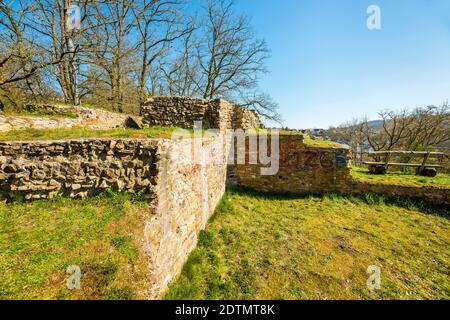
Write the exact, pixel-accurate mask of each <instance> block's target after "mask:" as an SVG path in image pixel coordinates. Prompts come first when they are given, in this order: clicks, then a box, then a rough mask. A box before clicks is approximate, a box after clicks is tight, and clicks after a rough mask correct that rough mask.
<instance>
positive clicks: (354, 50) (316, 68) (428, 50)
mask: <svg viewBox="0 0 450 320" xmlns="http://www.w3.org/2000/svg"><path fill="white" fill-rule="evenodd" d="M371 4H375V5H378V6H379V7H380V8H381V21H382V29H381V30H379V31H378V30H372V31H370V30H368V29H367V27H366V20H367V17H368V15H367V14H366V10H367V7H368V6H369V5H371ZM236 5H237V7H236V10H237V11H238V12H243V13H245V14H247V15H249V16H251V17H252V22H253V25H254V27H255V31H256V33H257V34H258V36H259V37H263V38H265V39H266V40H267V42H268V44H269V46H270V48H271V50H272V57H271V59H270V60H269V63H268V67H269V70H270V74H268V75H267V76H264V78H263V79H262V81H261V86H262V88H263V89H264V90H265V91H267V92H268V93H270V94H271V95H272V96H273V97H274V99H275V100H276V101H277V102H278V103H279V104H280V107H281V113H282V115H283V117H284V119H285V125H287V126H289V127H291V128H319V127H320V128H327V127H328V126H330V125H339V124H341V123H342V122H345V121H346V120H351V119H352V118H354V117H361V116H364V115H367V116H369V118H371V119H376V118H377V114H376V113H377V111H378V110H380V109H385V108H392V109H402V108H414V107H416V106H426V105H430V104H435V105H438V104H440V103H442V102H443V101H445V100H447V99H449V100H450V0H371V1H367V0H320V1H318V0H280V1H272V0H236Z"/></svg>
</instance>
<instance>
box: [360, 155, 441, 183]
mask: <svg viewBox="0 0 450 320" xmlns="http://www.w3.org/2000/svg"><path fill="white" fill-rule="evenodd" d="M367 155H368V156H369V157H374V158H384V160H379V161H364V162H363V164H366V165H368V166H369V171H370V172H372V173H375V174H385V173H386V172H387V170H388V169H389V167H391V166H392V167H403V168H405V167H415V168H417V170H416V174H418V175H423V176H429V177H434V176H436V174H437V170H436V169H437V168H442V167H443V166H442V164H440V163H442V161H443V159H444V157H447V156H446V154H445V153H443V152H432V151H373V152H369V153H367ZM395 156H406V157H409V158H423V160H422V161H421V163H409V162H391V159H392V157H395ZM430 157H434V158H437V159H439V160H440V163H439V164H431V163H428V161H429V159H430Z"/></svg>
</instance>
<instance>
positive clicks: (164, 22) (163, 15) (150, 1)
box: [132, 0, 194, 103]
mask: <svg viewBox="0 0 450 320" xmlns="http://www.w3.org/2000/svg"><path fill="white" fill-rule="evenodd" d="M181 5H182V1H180V0H156V1H155V0H142V1H136V3H135V6H134V7H133V9H132V10H133V13H134V16H135V19H136V27H137V31H138V34H139V36H140V37H139V40H138V43H137V49H138V54H139V58H140V60H141V62H140V68H139V75H138V81H139V98H140V102H141V103H142V102H143V101H144V100H145V98H146V96H147V92H146V91H147V90H146V85H147V84H148V82H149V81H148V80H149V73H150V74H151V73H152V72H153V74H151V75H154V71H155V69H157V67H155V64H156V62H157V60H158V59H159V58H161V57H163V56H164V55H167V53H168V51H169V50H170V49H171V47H172V45H173V43H174V41H176V40H178V39H181V38H183V37H185V36H187V35H189V34H191V33H192V32H193V30H194V24H193V23H192V21H186V20H185V18H184V16H183V15H182V13H181V9H182V8H181ZM150 80H151V82H152V84H151V86H153V88H155V83H153V82H156V81H157V80H156V79H155V77H150ZM151 93H152V94H154V89H153V90H152V92H151Z"/></svg>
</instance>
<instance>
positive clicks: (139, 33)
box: [0, 0, 279, 120]
mask: <svg viewBox="0 0 450 320" xmlns="http://www.w3.org/2000/svg"><path fill="white" fill-rule="evenodd" d="M74 3H76V4H77V5H78V6H79V7H80V8H81V30H78V31H75V32H69V31H68V30H67V27H66V24H67V20H68V8H69V6H70V5H71V1H68V0H0V99H2V101H3V102H4V103H6V104H7V105H9V106H19V105H20V104H21V103H24V102H28V101H30V100H51V99H58V100H62V101H64V102H66V103H71V104H78V103H80V101H81V102H82V103H90V104H94V105H99V106H102V107H105V108H110V109H113V110H116V111H118V112H137V110H138V108H139V105H140V103H142V102H143V101H144V100H145V99H147V98H148V97H149V96H152V95H190V96H195V97H202V98H208V99H213V98H226V99H229V100H231V101H233V102H236V103H242V104H245V105H247V106H249V107H251V108H254V109H255V110H257V111H258V112H260V113H261V115H262V116H264V117H266V118H270V119H275V120H279V115H278V113H277V104H276V103H275V102H274V101H273V100H272V99H271V97H270V96H268V95H267V94H265V93H264V92H261V90H260V89H259V87H258V80H259V77H260V75H262V74H264V73H265V72H267V70H266V60H267V58H268V56H269V49H268V46H267V44H266V42H265V41H264V40H263V39H258V38H257V37H256V36H255V34H254V32H253V29H252V26H251V23H250V20H249V18H248V17H246V16H244V15H239V14H238V13H236V11H235V8H234V4H233V1H232V0H205V1H204V2H203V4H202V6H201V7H194V6H192V3H190V2H189V1H186V0H137V1H133V0H109V1H106V0H96V1H92V0H79V1H77V2H74Z"/></svg>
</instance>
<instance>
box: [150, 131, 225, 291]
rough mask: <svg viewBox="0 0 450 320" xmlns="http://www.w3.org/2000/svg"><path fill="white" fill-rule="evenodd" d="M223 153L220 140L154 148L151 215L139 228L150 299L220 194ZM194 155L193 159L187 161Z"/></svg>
mask: <svg viewBox="0 0 450 320" xmlns="http://www.w3.org/2000/svg"><path fill="white" fill-rule="evenodd" d="M194 146H195V147H194ZM226 148H227V144H226V141H224V140H222V137H218V138H217V139H214V138H210V139H204V140H201V139H189V140H181V141H173V140H172V141H163V142H161V144H160V147H159V151H158V162H157V165H158V180H157V186H156V192H157V195H158V196H157V198H156V200H155V203H154V207H155V213H156V214H155V217H154V218H153V219H152V220H151V221H148V223H146V226H145V247H146V250H147V251H148V252H149V261H150V266H151V269H152V277H151V283H152V288H151V291H150V296H151V297H152V298H157V297H159V295H160V294H161V293H162V292H163V291H164V290H165V289H166V288H167V285H168V284H169V282H170V281H171V280H172V279H174V277H176V275H177V274H178V273H179V272H180V271H181V268H182V266H183V263H184V262H185V261H186V259H187V257H188V255H189V253H190V252H191V251H192V250H193V249H194V248H195V246H196V244H197V237H198V234H199V232H200V230H202V229H204V228H205V227H206V223H207V221H208V219H209V217H210V216H211V215H212V214H213V212H214V209H215V207H216V205H217V203H218V202H219V201H220V199H221V197H222V195H223V193H224V192H225V182H226V158H225V154H226V153H225V152H224V150H226ZM194 154H195V155H197V156H198V157H199V158H198V159H193V155H194Z"/></svg>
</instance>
